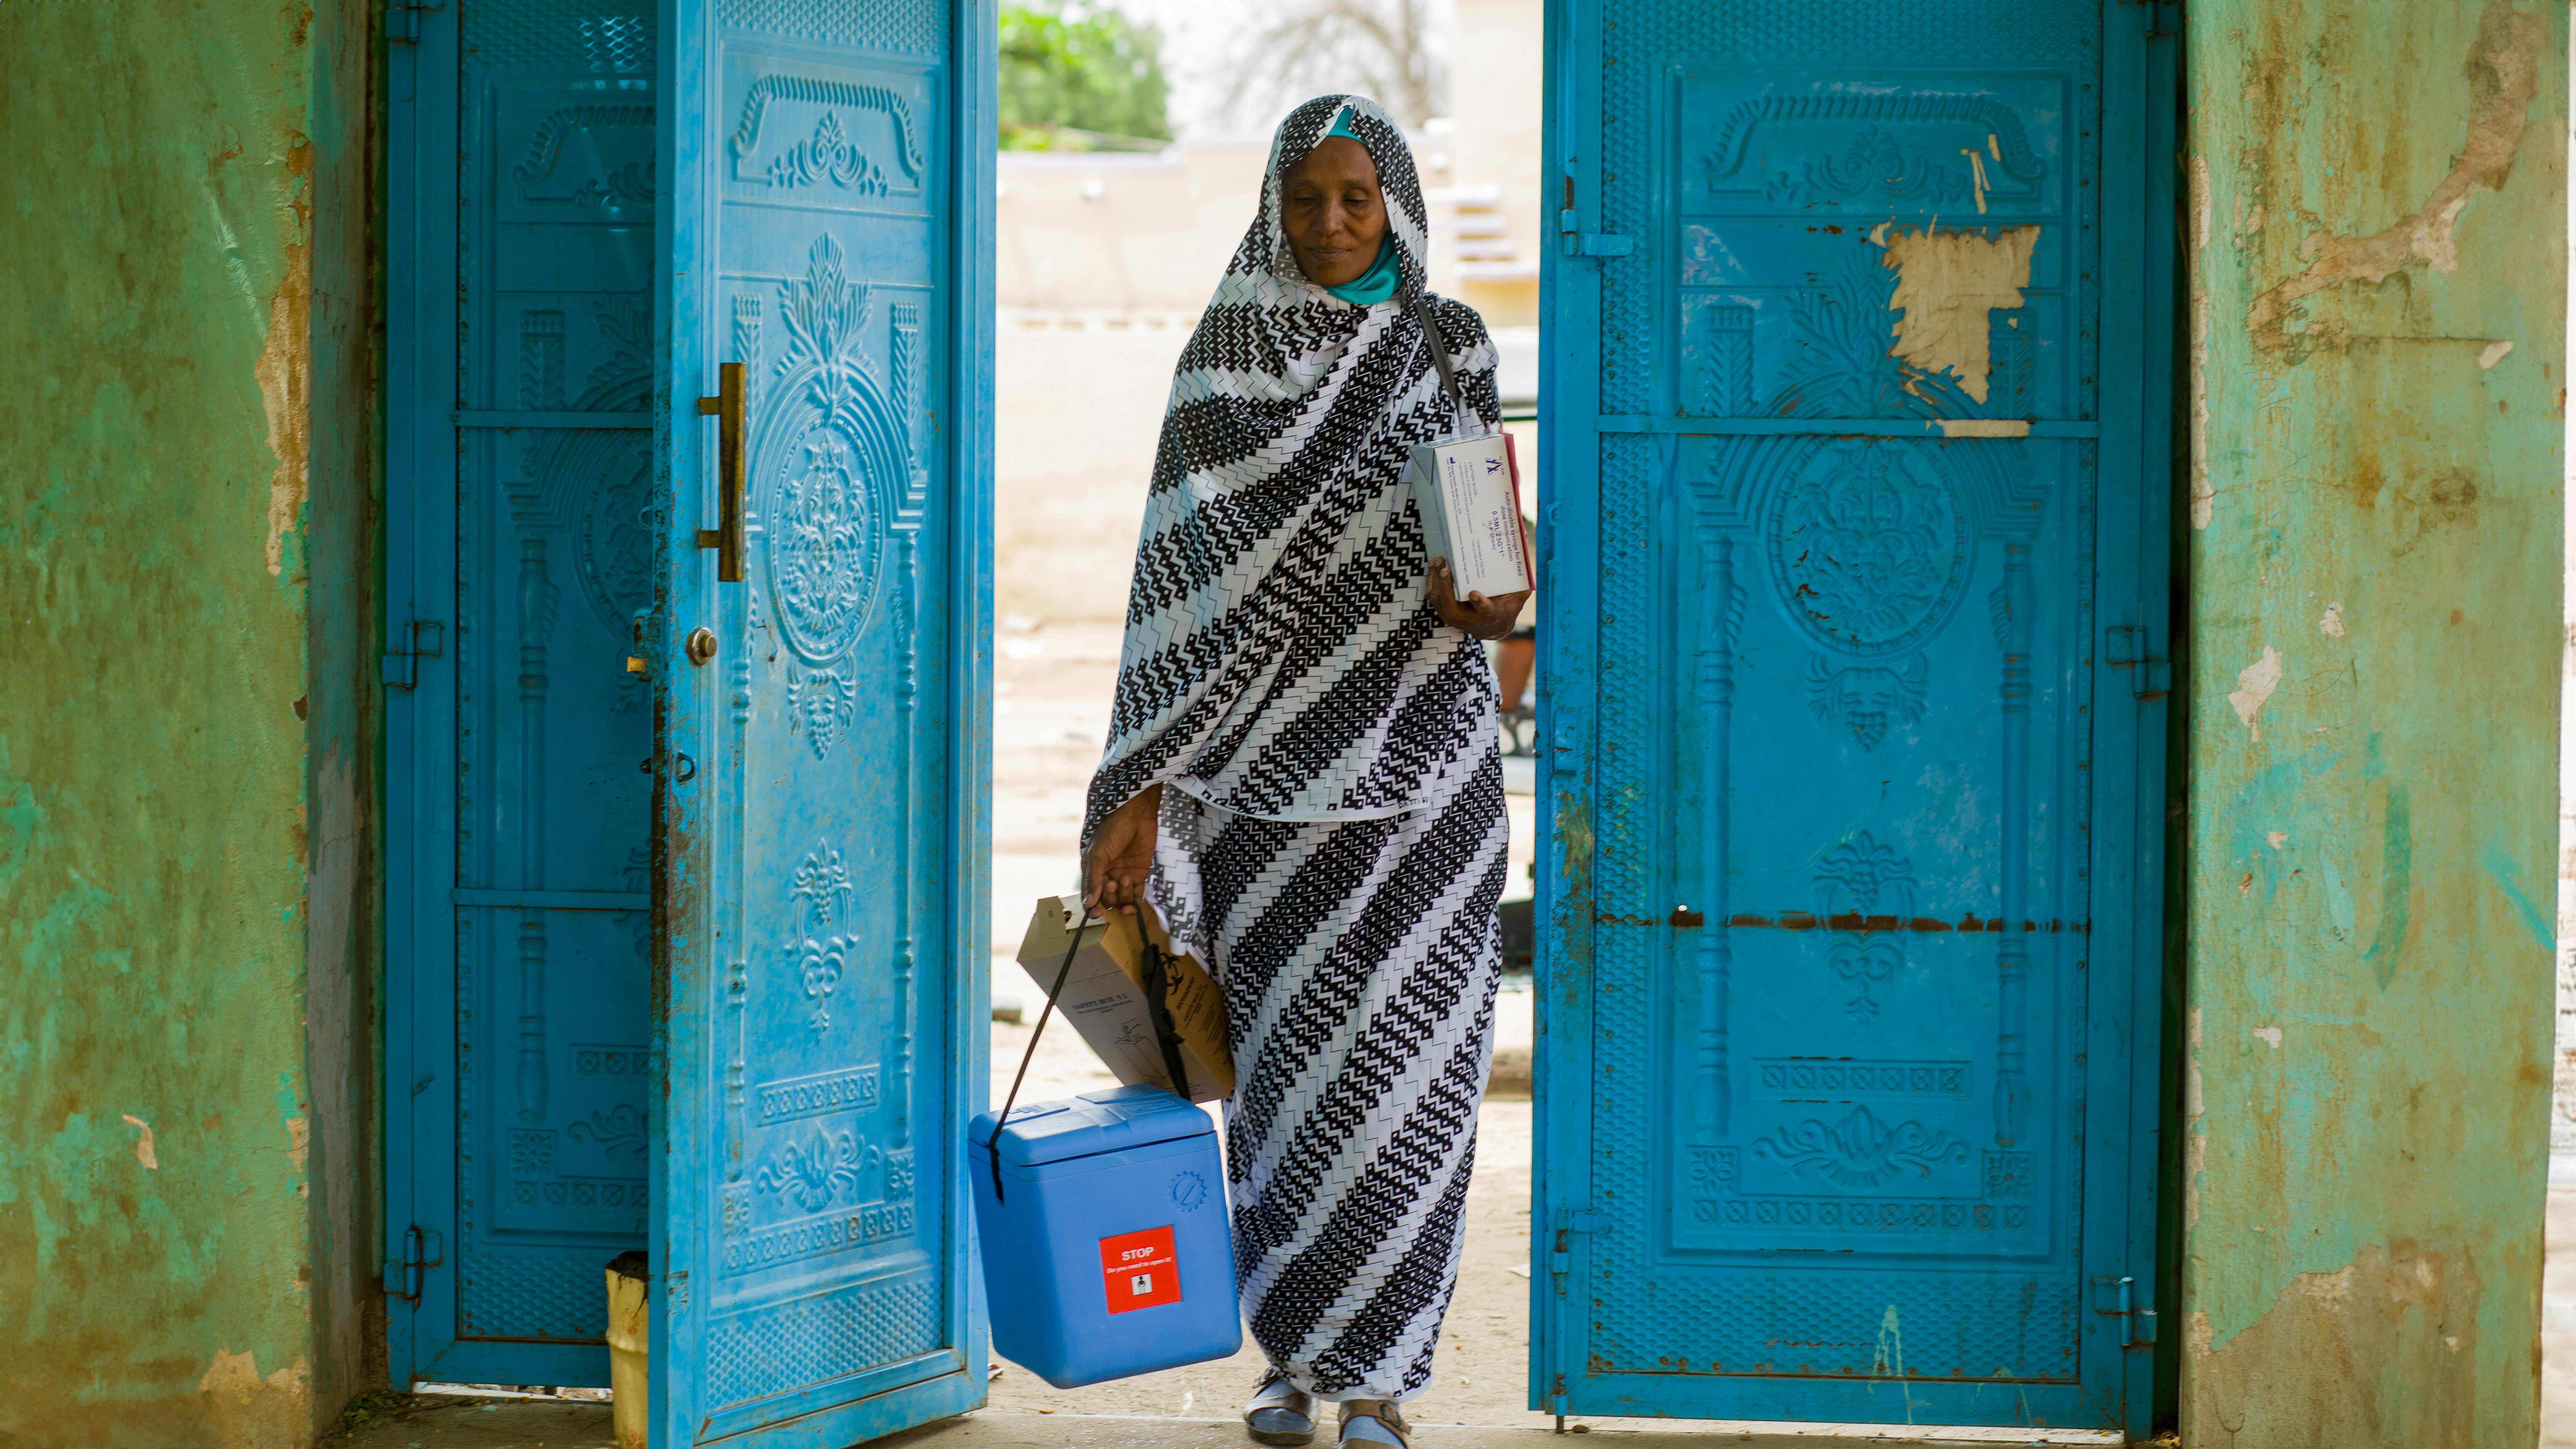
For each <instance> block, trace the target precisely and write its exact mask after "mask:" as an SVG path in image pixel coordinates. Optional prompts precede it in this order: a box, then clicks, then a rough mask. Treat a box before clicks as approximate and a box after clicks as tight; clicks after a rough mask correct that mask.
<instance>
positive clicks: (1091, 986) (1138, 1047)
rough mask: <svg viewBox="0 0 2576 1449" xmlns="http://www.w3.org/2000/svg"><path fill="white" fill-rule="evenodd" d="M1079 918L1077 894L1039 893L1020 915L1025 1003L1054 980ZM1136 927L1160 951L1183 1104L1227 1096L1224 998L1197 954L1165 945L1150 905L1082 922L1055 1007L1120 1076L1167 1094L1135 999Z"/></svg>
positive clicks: (1140, 1000) (1230, 1084)
mask: <svg viewBox="0 0 2576 1449" xmlns="http://www.w3.org/2000/svg"><path fill="white" fill-rule="evenodd" d="M1080 918H1081V897H1079V896H1072V897H1063V898H1058V897H1052V896H1050V897H1047V898H1044V899H1041V900H1040V901H1039V902H1038V904H1037V909H1036V911H1035V912H1034V913H1033V914H1031V916H1030V917H1029V929H1028V933H1027V934H1026V935H1024V936H1022V937H1021V938H1020V953H1019V962H1020V966H1021V969H1023V970H1025V971H1027V972H1028V973H1029V979H1030V980H1031V981H1033V982H1035V983H1037V994H1036V996H1035V998H1034V999H1033V1001H1032V1003H1031V1005H1032V1007H1033V1008H1042V1007H1044V1006H1045V1004H1046V993H1047V989H1048V988H1049V987H1052V986H1053V985H1055V983H1056V973H1057V972H1058V971H1060V970H1063V969H1064V956H1065V950H1066V948H1067V947H1070V946H1072V945H1073V943H1074V931H1073V923H1074V922H1075V921H1076V920H1079V919H1080ZM1146 933H1151V939H1152V940H1153V942H1154V943H1155V945H1157V946H1158V947H1160V948H1161V949H1162V951H1163V965H1164V971H1165V991H1164V997H1163V1001H1164V1005H1165V1008H1166V1009H1167V1010H1169V1011H1170V1012H1171V1014H1172V1025H1173V1027H1174V1028H1175V1029H1176V1030H1177V1031H1179V1033H1180V1036H1181V1070H1182V1071H1183V1072H1185V1073H1187V1074H1188V1076H1189V1079H1190V1080H1189V1087H1190V1092H1189V1097H1190V1100H1191V1101H1193V1102H1213V1101H1215V1100H1216V1099H1218V1098H1219V1097H1225V1096H1230V1095H1232V1094H1233V1092H1234V1056H1233V1054H1232V1052H1231V1051H1230V1050H1229V1049H1228V1046H1227V1043H1226V1020H1225V998H1224V996H1223V994H1222V993H1220V992H1219V991H1218V990H1217V985H1216V982H1215V981H1213V980H1211V979H1210V978H1209V976H1208V973H1207V968H1205V967H1203V966H1201V965H1200V964H1199V962H1198V958H1196V957H1194V956H1183V955H1178V954H1176V953H1174V952H1173V951H1172V949H1171V946H1172V940H1171V937H1170V936H1168V935H1166V934H1165V933H1164V931H1163V923H1162V922H1161V921H1160V920H1158V919H1156V918H1155V915H1154V908H1153V907H1151V906H1138V907H1137V908H1136V914H1134V915H1132V916H1131V915H1128V914H1127V913H1126V912H1124V911H1112V912H1110V913H1109V917H1108V919H1107V920H1104V921H1093V922H1089V923H1087V924H1085V925H1084V926H1083V927H1082V937H1081V939H1082V945H1081V946H1080V947H1079V948H1078V949H1076V950H1075V951H1074V956H1073V968H1072V970H1071V971H1070V972H1069V973H1068V974H1067V975H1066V976H1065V978H1064V994H1063V995H1061V996H1059V997H1057V998H1056V1003H1055V1009H1056V1013H1057V1014H1058V1015H1060V1016H1062V1017H1063V1018H1064V1019H1065V1020H1066V1021H1069V1022H1071V1023H1072V1024H1073V1029H1074V1030H1075V1031H1077V1032H1080V1033H1081V1034H1082V1039H1083V1040H1084V1041H1085V1042H1087V1043H1089V1044H1090V1046H1091V1049H1092V1050H1093V1051H1094V1052H1097V1053H1098V1054H1099V1056H1100V1060H1101V1063H1102V1064H1103V1065H1105V1066H1107V1067H1108V1068H1109V1070H1110V1071H1111V1072H1112V1073H1114V1074H1115V1075H1116V1076H1117V1078H1118V1080H1119V1081H1120V1082H1122V1083H1124V1084H1126V1085H1128V1086H1131V1087H1132V1086H1134V1085H1136V1084H1137V1083H1139V1082H1146V1083H1151V1084H1152V1085H1154V1086H1157V1087H1161V1088H1163V1089H1165V1090H1166V1091H1168V1090H1170V1089H1171V1086H1172V1078H1171V1074H1170V1073H1169V1072H1167V1071H1165V1070H1164V1068H1163V1048H1162V1044H1161V1043H1160V1042H1158V1041H1156V1040H1155V1039H1154V1028H1153V1023H1152V1020H1151V1018H1150V1017H1149V1015H1148V1013H1147V1010H1146V1005H1145V981H1144V961H1143V958H1144V943H1145V941H1146V940H1147V939H1148V936H1147V934H1146ZM1041 1014H1042V1013H1041V1012H1040V1011H1038V1010H1035V1009H1033V1010H1031V1011H1030V1012H1029V1013H1028V1015H1029V1019H1030V1020H1031V1021H1035V1020H1037V1019H1038V1018H1039V1016H1040V1015H1041Z"/></svg>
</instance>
